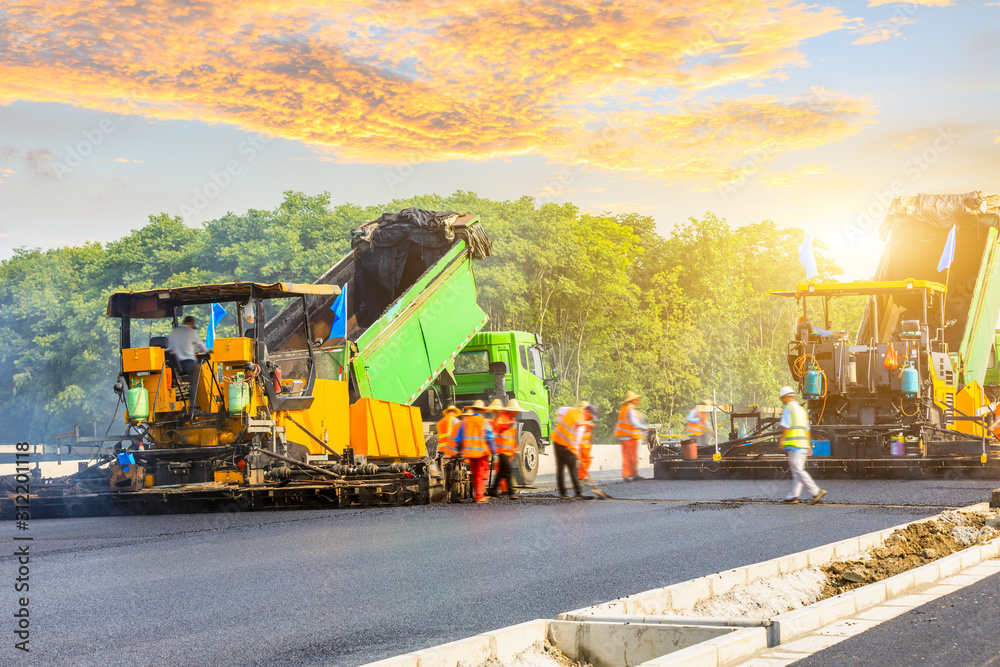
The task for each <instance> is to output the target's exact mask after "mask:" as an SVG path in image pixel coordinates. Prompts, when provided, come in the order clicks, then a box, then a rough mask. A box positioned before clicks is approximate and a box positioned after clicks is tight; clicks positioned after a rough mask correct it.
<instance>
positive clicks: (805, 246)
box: [799, 232, 819, 280]
mask: <svg viewBox="0 0 1000 667" xmlns="http://www.w3.org/2000/svg"><path fill="white" fill-rule="evenodd" d="M799 261H800V262H801V263H802V266H803V267H805V269H806V280H812V279H813V278H814V277H815V276H817V275H818V274H819V271H817V270H816V257H815V256H814V255H813V240H812V234H810V233H808V232H806V240H805V241H803V242H802V245H800V246H799Z"/></svg>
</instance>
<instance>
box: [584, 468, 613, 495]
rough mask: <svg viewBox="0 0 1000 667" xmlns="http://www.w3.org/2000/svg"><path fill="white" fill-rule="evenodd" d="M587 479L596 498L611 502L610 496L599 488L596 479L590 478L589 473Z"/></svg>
mask: <svg viewBox="0 0 1000 667" xmlns="http://www.w3.org/2000/svg"><path fill="white" fill-rule="evenodd" d="M587 479H588V480H589V481H590V490H591V491H592V492H593V494H594V495H595V496H597V497H598V498H600V499H601V500H611V496H610V494H608V493H607V492H605V491H601V490H600V489H599V488H597V482H595V481H594V478H593V477H591V476H590V473H589V472H588V473H587Z"/></svg>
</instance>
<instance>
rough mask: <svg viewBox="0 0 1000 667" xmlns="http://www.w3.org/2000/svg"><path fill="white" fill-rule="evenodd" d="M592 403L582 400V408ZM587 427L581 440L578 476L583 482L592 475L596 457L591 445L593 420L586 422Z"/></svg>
mask: <svg viewBox="0 0 1000 667" xmlns="http://www.w3.org/2000/svg"><path fill="white" fill-rule="evenodd" d="M588 405H590V404H589V403H587V401H581V402H580V409H581V410H586V409H587V406H588ZM584 428H585V429H586V430H585V432H584V434H583V440H582V441H581V442H580V463H579V470H578V474H577V477H578V478H579V479H580V481H581V482H582V481H583V480H585V479H587V477H588V476H589V475H590V464H591V463H593V461H594V457H593V456H592V455H591V447H593V444H594V424H593V422H586V426H584Z"/></svg>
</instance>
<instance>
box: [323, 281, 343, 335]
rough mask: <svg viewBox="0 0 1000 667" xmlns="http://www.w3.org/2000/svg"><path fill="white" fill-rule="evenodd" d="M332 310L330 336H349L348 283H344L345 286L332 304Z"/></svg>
mask: <svg viewBox="0 0 1000 667" xmlns="http://www.w3.org/2000/svg"><path fill="white" fill-rule="evenodd" d="M330 310H332V311H333V324H331V325H330V338H347V285H344V288H343V289H342V290H340V294H338V295H337V298H336V300H335V301H334V302H333V305H332V306H330ZM327 340H329V338H328V339H327Z"/></svg>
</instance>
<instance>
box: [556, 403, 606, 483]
mask: <svg viewBox="0 0 1000 667" xmlns="http://www.w3.org/2000/svg"><path fill="white" fill-rule="evenodd" d="M558 414H559V423H558V424H556V427H555V429H554V430H553V431H552V442H554V443H555V444H556V448H555V455H556V486H557V487H558V488H559V497H560V498H569V495H568V494H567V493H566V485H565V484H564V483H563V470H564V469H565V470H567V471H568V472H569V479H570V481H571V482H573V491H575V492H576V497H577V498H593V496H588V495H584V493H583V492H582V491H581V490H580V478H579V477H578V473H577V462H578V461H579V458H580V445H581V443H582V442H583V439H584V436H585V434H586V430H587V427H588V426H592V425H593V421H594V420H595V419H597V408H596V407H594V406H593V405H591V404H589V403H587V407H586V408H585V409H580V408H565V409H562V408H560V410H559V412H558Z"/></svg>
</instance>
